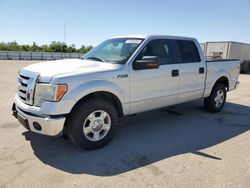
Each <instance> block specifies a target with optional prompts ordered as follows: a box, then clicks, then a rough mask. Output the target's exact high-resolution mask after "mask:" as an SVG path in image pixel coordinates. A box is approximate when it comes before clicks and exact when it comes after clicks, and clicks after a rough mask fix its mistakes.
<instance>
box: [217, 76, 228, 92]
mask: <svg viewBox="0 0 250 188" xmlns="http://www.w3.org/2000/svg"><path fill="white" fill-rule="evenodd" d="M216 84H223V85H224V86H225V87H226V91H228V90H229V79H228V78H227V77H226V76H221V77H220V78H218V79H217V80H216V82H215V83H214V86H213V88H214V87H215V86H216Z"/></svg>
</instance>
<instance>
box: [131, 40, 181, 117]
mask: <svg viewBox="0 0 250 188" xmlns="http://www.w3.org/2000/svg"><path fill="white" fill-rule="evenodd" d="M144 56H157V57H158V58H159V61H160V67H159V68H158V69H146V70H133V68H132V67H133V66H131V72H130V99H131V106H130V108H131V109H130V110H131V113H132V114H133V113H138V112H142V111H146V110H151V109H155V108H160V107H164V106H168V105H172V104H175V103H176V100H177V94H178V92H179V91H178V90H179V82H180V77H179V68H180V64H176V63H175V61H174V57H173V53H172V47H171V42H170V40H167V39H157V40H152V41H150V42H148V44H147V45H146V46H145V47H144V48H143V49H142V51H141V52H140V54H139V55H138V57H137V58H136V60H140V59H142V58H143V57H144Z"/></svg>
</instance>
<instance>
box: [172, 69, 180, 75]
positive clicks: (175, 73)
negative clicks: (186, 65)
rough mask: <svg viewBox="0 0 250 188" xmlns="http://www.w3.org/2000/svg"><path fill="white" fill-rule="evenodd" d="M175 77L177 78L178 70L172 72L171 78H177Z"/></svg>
mask: <svg viewBox="0 0 250 188" xmlns="http://www.w3.org/2000/svg"><path fill="white" fill-rule="evenodd" d="M177 76H179V70H178V69H175V70H172V77H177Z"/></svg>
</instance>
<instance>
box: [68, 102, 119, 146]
mask: <svg viewBox="0 0 250 188" xmlns="http://www.w3.org/2000/svg"><path fill="white" fill-rule="evenodd" d="M117 117H118V115H117V111H116V109H115V107H114V106H113V105H112V104H111V103H109V102H108V101H105V100H102V99H90V100H88V101H84V102H82V103H79V104H78V105H77V106H76V107H75V108H74V109H73V110H72V112H71V113H70V116H69V117H68V120H67V127H68V135H69V138H70V140H71V141H72V142H73V143H74V144H76V145H78V146H80V147H82V148H83V149H87V150H93V149H97V148H101V147H103V146H104V145H106V144H108V143H109V142H110V141H111V139H112V138H113V136H114V134H115V132H116V122H117Z"/></svg>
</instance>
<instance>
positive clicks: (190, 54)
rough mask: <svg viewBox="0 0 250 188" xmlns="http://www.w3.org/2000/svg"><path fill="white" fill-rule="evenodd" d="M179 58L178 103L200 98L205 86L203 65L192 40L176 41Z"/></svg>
mask: <svg viewBox="0 0 250 188" xmlns="http://www.w3.org/2000/svg"><path fill="white" fill-rule="evenodd" d="M176 45H177V48H178V51H179V55H180V57H181V63H180V89H179V96H178V102H185V101H189V100H193V99H198V98H201V97H202V95H203V91H204V84H205V72H206V70H205V69H206V67H205V63H204V62H203V61H202V59H201V57H200V54H199V50H198V48H197V46H196V45H197V44H196V43H195V42H194V41H193V40H176Z"/></svg>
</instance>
